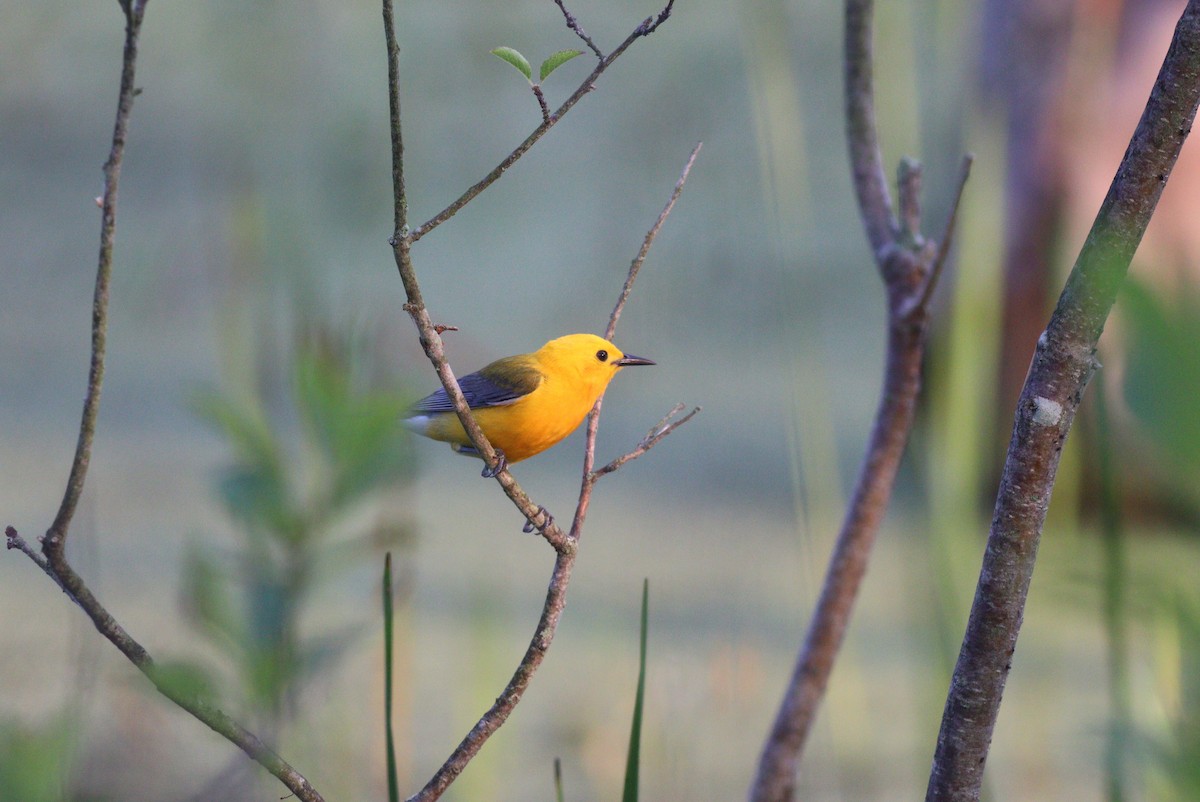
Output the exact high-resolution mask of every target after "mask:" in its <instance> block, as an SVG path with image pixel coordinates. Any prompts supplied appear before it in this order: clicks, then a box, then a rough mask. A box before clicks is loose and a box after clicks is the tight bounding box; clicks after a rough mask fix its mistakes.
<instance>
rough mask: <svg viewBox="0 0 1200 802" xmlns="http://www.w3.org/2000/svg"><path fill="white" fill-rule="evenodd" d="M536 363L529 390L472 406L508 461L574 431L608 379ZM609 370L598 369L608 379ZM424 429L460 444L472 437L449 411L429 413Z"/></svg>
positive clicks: (555, 441) (493, 441)
mask: <svg viewBox="0 0 1200 802" xmlns="http://www.w3.org/2000/svg"><path fill="white" fill-rule="evenodd" d="M538 369H539V372H540V373H541V374H542V382H541V384H540V385H539V386H538V387H537V389H536V390H534V391H533V392H531V393H529V394H528V395H526V396H524V397H522V398H519V399H517V400H516V401H513V402H512V403H508V404H503V405H500V406H494V407H484V408H482V409H474V410H472V414H473V415H474V416H475V420H476V421H477V422H478V423H479V428H481V429H483V433H484V434H485V435H486V436H487V439H488V442H490V443H491V444H492V445H493V446H494V447H495V448H498V449H500V450H501V451H503V452H504V455H505V457H507V459H508V461H509V462H510V463H512V462H520V461H521V460H523V459H527V458H529V457H532V456H533V455H534V454H538V453H540V452H542V451H545V450H546V449H547V448H550V447H551V446H552V445H554V444H555V443H557V442H559V441H560V440H563V439H564V438H566V437H567V436H568V435H570V434H571V432H573V431H575V429H576V428H578V426H579V424H580V423H582V422H583V419H584V418H585V417H587V414H588V412H589V411H590V410H591V408H592V406H593V405H594V404H595V403H596V399H597V398H599V397H600V394H601V393H602V392H603V391H604V388H605V386H607V384H608V382H607V381H605V380H597V379H598V378H599V376H598V377H597V378H593V377H591V376H588V375H585V374H581V373H580V372H579V371H577V370H572V369H570V368H569V367H568V366H562V365H539V368H538ZM612 373H613V372H612V371H606V372H605V374H600V375H601V376H603V377H604V378H605V379H607V378H610V377H611V375H612ZM425 435H426V436H427V437H432V438H433V439H435V440H442V441H444V442H448V443H453V444H455V445H460V446H469V445H470V443H471V441H470V439H469V438H468V437H467V433H466V431H465V430H464V429H463V427H462V423H461V422H460V421H459V420H458V416H457V415H455V414H454V413H453V412H449V413H443V414H439V415H437V416H434V418H433V419H432V420H430V421H429V423H428V424H427V427H426V431H425Z"/></svg>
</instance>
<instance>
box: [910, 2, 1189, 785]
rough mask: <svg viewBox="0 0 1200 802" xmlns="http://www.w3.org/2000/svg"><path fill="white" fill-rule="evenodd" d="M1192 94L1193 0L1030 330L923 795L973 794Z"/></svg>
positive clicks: (1180, 141) (1184, 135) (1181, 137)
mask: <svg viewBox="0 0 1200 802" xmlns="http://www.w3.org/2000/svg"><path fill="white" fill-rule="evenodd" d="M1198 103H1200V0H1190V1H1189V2H1188V4H1187V7H1186V8H1185V9H1184V11H1183V15H1182V16H1181V18H1180V20H1179V24H1178V26H1177V27H1176V29H1175V36H1174V39H1173V40H1172V42H1171V46H1170V49H1169V50H1168V51H1167V55H1166V59H1165V60H1164V62H1163V66H1162V69H1161V71H1160V72H1159V76H1158V80H1157V81H1156V82H1155V84H1154V88H1153V90H1152V91H1151V93H1150V98H1149V101H1148V102H1147V104H1146V108H1145V111H1144V112H1143V113H1142V117H1141V120H1140V122H1139V123H1138V126H1137V129H1136V130H1135V131H1134V133H1133V137H1132V139H1131V140H1130V142H1129V147H1128V149H1127V150H1126V151H1125V156H1124V158H1123V159H1122V160H1121V165H1120V167H1119V168H1118V170H1117V173H1116V176H1115V178H1114V179H1113V181H1112V184H1111V185H1110V187H1109V190H1108V195H1107V196H1106V197H1105V199H1104V202H1103V203H1102V204H1101V206H1100V211H1099V213H1098V214H1097V215H1096V220H1095V222H1094V223H1093V224H1092V228H1091V231H1090V232H1089V233H1088V236H1087V239H1086V241H1085V242H1084V244H1083V247H1082V249H1081V250H1080V252H1079V256H1078V258H1077V259H1076V261H1075V265H1074V267H1073V268H1072V270H1071V274H1070V276H1069V277H1068V279H1067V283H1066V286H1065V287H1064V289H1063V291H1062V294H1061V295H1060V296H1059V300H1058V305H1057V307H1056V308H1055V310H1054V313H1053V315H1052V316H1051V318H1050V322H1049V324H1048V325H1047V327H1046V330H1045V332H1044V333H1043V334H1042V336H1041V337H1040V338H1039V339H1038V344H1037V350H1036V351H1035V353H1034V357H1033V361H1032V364H1031V365H1030V367H1029V373H1028V376H1027V378H1026V380H1025V386H1024V388H1023V390H1022V391H1021V397H1020V400H1019V401H1018V403H1017V411H1016V417H1015V421H1014V423H1013V433H1012V439H1011V441H1010V442H1009V446H1008V455H1007V458H1006V461H1005V464H1004V470H1003V474H1002V476H1001V480H1000V488H999V492H998V495H997V498H996V506H995V512H994V514H993V516H992V525H991V532H990V534H989V536H988V543H987V549H986V551H985V553H984V557H983V566H982V569H981V571H980V575H979V583H978V585H977V588H976V592H975V601H974V604H973V605H972V608H971V616H970V619H969V622H968V624H967V630H966V634H965V636H964V638H963V644H962V649H961V651H960V652H959V656H958V663H957V665H956V667H955V670H954V676H953V679H952V681H951V685H950V691H949V695H948V697H947V699H946V707H945V711H944V713H943V716H942V726H941V731H940V733H939V734H938V740H937V749H936V752H935V754H934V759H933V766H932V770H931V773H930V777H929V786H928V789H927V792H926V800H928V801H929V802H966V801H968V800H970V801H971V802H973V801H974V800H977V799H978V798H979V789H980V784H981V782H982V777H983V768H984V763H985V761H986V759H987V753H988V748H989V746H990V744H991V739H992V732H993V729H994V727H995V723H996V718H997V716H998V714H999V710H1000V702H1001V697H1002V695H1003V692H1004V684H1005V681H1006V679H1007V678H1008V672H1009V669H1010V668H1011V661H1012V656H1013V652H1014V650H1015V648H1016V643H1017V635H1018V633H1019V631H1020V626H1021V620H1022V616H1023V614H1024V609H1025V599H1026V596H1027V593H1028V590H1029V583H1030V580H1031V578H1032V576H1033V568H1034V563H1035V560H1036V557H1037V549H1038V544H1039V541H1040V539H1041V532H1042V526H1043V524H1044V523H1045V519H1046V510H1047V508H1048V506H1049V503H1050V494H1051V490H1052V489H1053V486H1054V478H1055V473H1056V471H1057V469H1058V462H1059V456H1060V454H1061V452H1062V446H1063V442H1064V441H1065V440H1066V437H1067V432H1068V431H1069V430H1070V427H1071V423H1072V421H1073V419H1074V417H1075V411H1076V409H1077V407H1078V406H1079V401H1080V399H1081V397H1082V395H1083V391H1084V388H1085V387H1086V385H1087V382H1088V380H1089V379H1090V378H1091V376H1092V374H1093V372H1094V371H1095V370H1096V368H1097V367H1098V363H1097V362H1096V359H1095V349H1096V343H1097V340H1098V339H1099V337H1100V333H1101V332H1102V331H1103V329H1104V324H1105V321H1106V320H1107V318H1108V314H1109V312H1110V310H1111V309H1112V305H1113V303H1114V302H1115V300H1116V295H1117V291H1118V290H1119V288H1120V286H1121V283H1122V281H1123V280H1124V278H1125V274H1126V272H1127V271H1128V268H1129V263H1130V261H1131V260H1132V258H1133V254H1134V251H1135V250H1136V249H1137V246H1138V243H1139V242H1140V241H1141V238H1142V234H1143V233H1144V232H1145V230H1146V226H1147V224H1148V223H1149V222H1150V217H1151V215H1152V214H1153V213H1154V208H1155V206H1156V205H1157V203H1158V199H1159V197H1160V196H1161V195H1162V191H1163V187H1164V186H1165V185H1166V182H1167V178H1168V177H1169V176H1170V173H1171V169H1172V167H1173V166H1174V164H1175V160H1176V158H1177V157H1178V155H1179V151H1180V148H1181V147H1182V146H1183V142H1184V140H1185V139H1186V138H1187V135H1188V133H1189V131H1191V128H1192V122H1193V120H1194V119H1195V116H1196V108H1197V104H1198Z"/></svg>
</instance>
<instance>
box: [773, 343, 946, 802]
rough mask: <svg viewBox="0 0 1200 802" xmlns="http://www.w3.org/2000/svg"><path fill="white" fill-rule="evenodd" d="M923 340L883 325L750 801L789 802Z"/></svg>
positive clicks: (902, 429) (906, 416)
mask: <svg viewBox="0 0 1200 802" xmlns="http://www.w3.org/2000/svg"><path fill="white" fill-rule="evenodd" d="M924 335H925V326H924V324H923V323H922V324H920V325H910V324H908V323H905V322H900V323H894V324H893V325H891V326H890V327H889V330H888V346H887V366H886V369H885V373H884V387H883V391H882V395H881V397H880V399H879V409H878V410H877V411H876V413H875V425H874V427H873V428H872V430H871V439H870V443H869V444H868V446H867V453H866V457H865V459H864V462H863V465H862V468H861V469H860V471H859V476H858V481H857V482H856V483H855V487H854V496H853V497H852V499H851V501H850V507H849V509H848V510H847V512H846V518H845V520H844V521H843V522H842V528H841V531H839V532H838V537H837V542H836V544H835V545H834V550H833V554H832V556H831V557H830V559H829V565H828V567H827V568H826V572H825V580H824V582H823V583H822V585H821V596H820V599H819V600H818V602H817V607H816V609H815V610H814V611H813V614H812V622H811V623H810V625H809V629H808V634H807V636H806V638H805V641H804V644H803V646H802V647H801V649H800V655H799V657H798V658H797V660H796V665H795V668H794V669H793V672H792V677H791V681H790V683H789V685H788V689H787V692H786V693H785V695H784V699H783V702H782V703H781V704H780V706H779V711H778V713H777V714H776V716H775V723H774V725H773V726H772V728H771V734H770V736H769V737H768V739H767V742H766V745H765V746H764V748H763V753H762V756H761V758H760V760H759V769H758V774H757V777H756V779H755V784H754V787H753V788H752V789H751V793H750V799H752V800H758V801H760V802H765V800H772V801H776V800H790V799H792V798H793V794H794V791H795V783H796V772H797V770H798V767H799V764H800V756H801V754H802V753H803V749H804V744H805V741H806V740H807V738H808V733H809V731H810V730H811V727H812V722H813V719H814V718H815V717H816V713H817V709H818V707H819V705H820V703H821V700H822V699H823V698H824V696H825V689H826V687H827V685H828V683H829V676H830V674H831V673H832V672H833V664H834V660H835V659H836V657H837V653H838V649H839V648H840V647H841V644H842V639H843V637H844V635H845V632H846V627H847V626H848V625H849V622H850V614H851V612H852V611H853V606H854V601H855V598H856V597H857V595H858V587H859V585H860V584H861V583H862V579H863V576H864V574H865V573H866V570H867V561H868V558H869V557H870V554H871V548H872V547H873V546H874V544H875V534H876V532H877V531H878V530H879V524H880V523H881V521H882V520H883V516H884V513H885V512H886V511H887V504H888V500H889V498H890V497H891V491H892V485H893V483H894V482H895V478H896V472H897V470H898V469H899V466H900V458H901V457H902V456H903V454H904V447H905V445H906V444H907V442H908V434H909V431H910V430H911V428H912V421H913V416H914V414H915V412H916V399H917V394H918V391H919V390H920V386H921V360H922V357H923V355H924Z"/></svg>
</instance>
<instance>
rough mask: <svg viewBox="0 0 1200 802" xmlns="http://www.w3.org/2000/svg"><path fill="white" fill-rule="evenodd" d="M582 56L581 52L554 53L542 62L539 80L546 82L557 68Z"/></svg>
mask: <svg viewBox="0 0 1200 802" xmlns="http://www.w3.org/2000/svg"><path fill="white" fill-rule="evenodd" d="M492 52H493V53H494V52H496V51H494V50H493V51H492ZM582 55H583V51H582V50H560V51H558V52H557V53H554V54H553V55H551V56H550V57H549V58H547V59H546V60H545V61H543V62H542V69H541V76H542V77H541V78H540V79H539V80H542V81H544V80H546V78H547V77H548V76H549V75H550V73H552V72H554V71H555V70H557V69H558V68H559V67H561V66H562V65H564V64H566V63H567V62H568V61H570V60H571V59H573V58H575V57H576V56H582Z"/></svg>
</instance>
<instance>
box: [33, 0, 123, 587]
mask: <svg viewBox="0 0 1200 802" xmlns="http://www.w3.org/2000/svg"><path fill="white" fill-rule="evenodd" d="M121 8H122V10H123V11H124V12H125V49H124V55H123V59H122V63H121V85H120V90H119V93H118V97H117V117H116V122H114V123H113V136H112V148H111V149H110V150H109V154H108V160H107V161H106V162H105V163H104V195H103V197H102V199H101V201H100V256H99V260H98V265H97V268H96V285H95V289H94V291H93V295H92V356H91V362H90V364H89V366H88V382H87V392H86V394H85V395H84V401H83V414H82V416H81V419H80V422H79V438H78V440H77V441H76V444H75V458H74V459H73V460H72V461H71V473H70V475H69V476H68V478H67V486H66V490H65V491H64V492H63V500H62V503H61V504H60V505H59V508H58V514H57V515H55V516H54V523H52V524H51V525H50V530H49V531H48V532H47V533H46V537H45V538H44V539H43V540H42V550H43V552H45V553H46V556H47V557H48V558H50V561H51V563H52V564H53V563H54V561H55V558H54V557H53V556H52V555H54V554H57V555H58V556H59V557H60V558H61V557H62V553H63V549H64V548H65V545H66V538H67V530H68V529H69V528H70V526H71V519H72V518H73V517H74V516H75V508H76V506H78V504H79V497H80V496H81V495H82V494H83V484H84V481H85V480H86V479H87V471H88V465H90V464H91V460H92V440H93V438H94V437H95V434H96V415H97V414H98V413H99V411H100V391H101V389H102V387H103V385H104V357H105V346H106V344H107V341H108V287H109V282H110V279H111V277H112V255H113V235H114V232H115V230H116V218H117V186H118V184H119V183H120V180H121V161H122V159H123V158H124V156H125V137H126V134H127V132H128V129H129V113H130V111H131V110H132V109H133V99H134V97H135V96H136V95H137V91H136V89H135V88H134V73H135V67H136V65H137V47H138V36H139V34H140V33H141V28H142V19H143V17H144V15H145V12H146V2H145V0H140V2H137V3H133V4H132V5H131V4H130V3H129V2H124V3H122V4H121Z"/></svg>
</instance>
